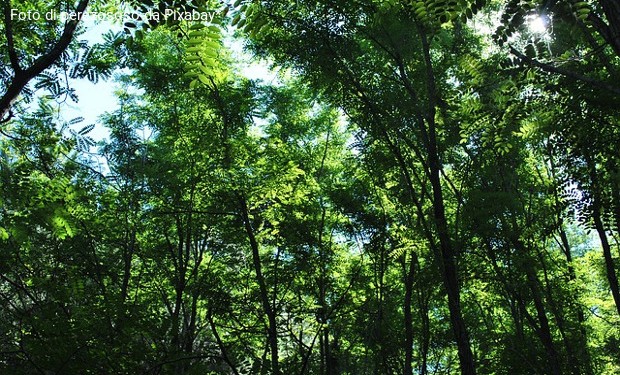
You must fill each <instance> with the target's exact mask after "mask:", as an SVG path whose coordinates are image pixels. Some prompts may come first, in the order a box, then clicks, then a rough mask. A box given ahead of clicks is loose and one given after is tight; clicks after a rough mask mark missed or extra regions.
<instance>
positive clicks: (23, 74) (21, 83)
mask: <svg viewBox="0 0 620 375" xmlns="http://www.w3.org/2000/svg"><path fill="white" fill-rule="evenodd" d="M88 1H89V0H80V2H79V3H78V5H77V7H76V8H75V12H76V14H77V17H76V18H77V19H75V20H69V21H68V22H67V23H65V28H64V30H63V32H62V35H61V36H60V39H58V42H57V43H56V44H54V46H53V47H52V49H51V50H50V51H49V52H48V53H46V54H44V55H42V56H39V57H38V58H37V59H36V60H35V61H34V63H33V64H32V65H31V66H30V67H28V68H27V69H25V70H22V69H21V68H20V69H19V70H15V76H14V77H13V79H12V80H11V83H10V84H9V86H8V88H7V90H6V92H5V93H4V95H3V96H2V98H1V99H0V120H2V119H4V118H5V117H6V115H7V113H8V112H9V110H10V108H11V105H12V104H13V102H14V101H15V99H17V97H18V96H19V94H20V93H21V92H22V90H23V89H24V87H26V85H27V84H28V82H30V80H32V79H33V78H34V77H36V76H37V75H39V74H40V73H41V72H43V71H44V70H45V69H47V68H49V67H50V66H51V65H52V64H53V63H54V62H55V61H56V60H58V58H59V57H60V55H62V53H63V52H64V51H65V50H66V49H67V47H68V46H69V44H70V43H71V40H72V39H73V34H74V32H75V29H76V28H77V25H78V23H79V22H80V20H81V19H82V14H83V13H84V11H85V10H86V6H87V5H88ZM10 11H11V10H10V9H8V8H5V21H6V16H7V12H9V18H10ZM6 26H7V27H6V31H5V32H6V33H8V34H7V41H8V36H9V34H10V36H11V41H12V40H13V35H12V31H11V30H10V27H9V26H10V25H9V24H7V25H6ZM9 56H10V43H9ZM13 59H15V62H13ZM16 59H17V54H15V56H13V57H11V65H12V66H13V68H15V66H14V64H15V63H17V60H16Z"/></svg>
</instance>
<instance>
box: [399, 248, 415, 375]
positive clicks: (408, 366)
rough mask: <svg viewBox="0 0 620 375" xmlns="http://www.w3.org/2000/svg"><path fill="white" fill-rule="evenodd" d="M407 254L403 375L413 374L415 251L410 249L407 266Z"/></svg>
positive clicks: (405, 263) (404, 257) (405, 264)
mask: <svg viewBox="0 0 620 375" xmlns="http://www.w3.org/2000/svg"><path fill="white" fill-rule="evenodd" d="M406 256H407V254H406V253H405V255H404V256H403V262H402V266H403V276H404V284H405V300H404V301H403V303H404V305H403V311H404V318H405V321H404V324H405V367H404V370H403V375H413V367H412V364H413V317H412V314H411V302H412V297H413V280H414V275H415V256H416V255H415V252H414V251H411V255H410V258H411V259H410V260H409V267H408V268H407V262H406Z"/></svg>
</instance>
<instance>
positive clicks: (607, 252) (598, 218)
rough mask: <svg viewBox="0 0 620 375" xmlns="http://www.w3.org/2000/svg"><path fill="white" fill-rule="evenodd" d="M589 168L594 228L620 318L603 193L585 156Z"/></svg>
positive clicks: (618, 297) (618, 289)
mask: <svg viewBox="0 0 620 375" xmlns="http://www.w3.org/2000/svg"><path fill="white" fill-rule="evenodd" d="M584 157H585V159H586V163H587V167H588V173H589V174H590V181H591V182H592V191H591V192H590V193H591V194H592V204H591V209H592V221H593V222H594V228H595V229H596V232H597V233H598V236H599V239H600V240H601V247H602V248H603V257H604V258H605V270H606V272H607V281H608V282H609V288H610V289H611V295H612V296H613V298H614V302H615V304H616V311H617V312H618V315H619V316H620V288H619V287H618V275H617V274H616V266H615V264H614V259H613V256H612V254H611V245H610V244H609V239H608V238H607V233H606V232H605V225H604V224H603V219H602V212H601V193H600V185H599V180H598V176H597V174H596V169H595V167H594V162H593V160H592V159H591V158H590V156H589V155H587V154H586V155H584Z"/></svg>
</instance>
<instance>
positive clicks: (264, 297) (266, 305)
mask: <svg viewBox="0 0 620 375" xmlns="http://www.w3.org/2000/svg"><path fill="white" fill-rule="evenodd" d="M239 204H240V209H241V218H242V219H243V224H244V227H245V231H246V234H247V236H248V239H249V241H250V247H251V249H252V263H253V264H254V272H255V273H256V281H257V282H258V288H259V291H260V298H261V302H262V305H263V310H264V312H265V315H267V321H268V324H267V334H268V338H269V350H270V354H271V373H272V374H273V375H280V361H279V359H278V331H277V322H276V314H275V312H274V311H273V307H272V305H271V301H270V299H269V293H268V291H267V285H266V284H265V278H264V276H263V271H262V264H261V259H260V252H259V247H258V241H257V240H256V236H255V235H254V228H252V223H251V222H250V214H249V210H248V205H247V202H246V200H245V198H244V197H243V196H239Z"/></svg>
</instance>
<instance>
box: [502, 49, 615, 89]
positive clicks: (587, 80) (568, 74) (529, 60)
mask: <svg viewBox="0 0 620 375" xmlns="http://www.w3.org/2000/svg"><path fill="white" fill-rule="evenodd" d="M510 52H511V53H512V54H513V55H515V56H517V58H519V60H521V61H523V62H524V63H526V64H528V65H531V66H535V67H537V68H540V69H542V70H544V71H545V72H548V73H555V74H560V75H563V76H565V77H568V78H572V79H574V80H576V81H581V82H585V83H588V84H590V85H592V86H594V87H597V88H600V89H603V90H607V91H609V92H612V93H614V94H617V95H620V88H619V87H616V86H613V85H610V84H607V83H605V82H602V81H598V80H596V79H594V78H590V77H588V76H584V75H582V74H579V73H576V72H573V71H571V70H567V69H564V68H560V67H557V66H553V65H549V64H546V63H543V62H541V61H538V60H536V59H533V58H531V57H527V56H526V55H524V54H523V53H521V52H519V51H517V50H516V49H515V48H514V47H512V46H510Z"/></svg>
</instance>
